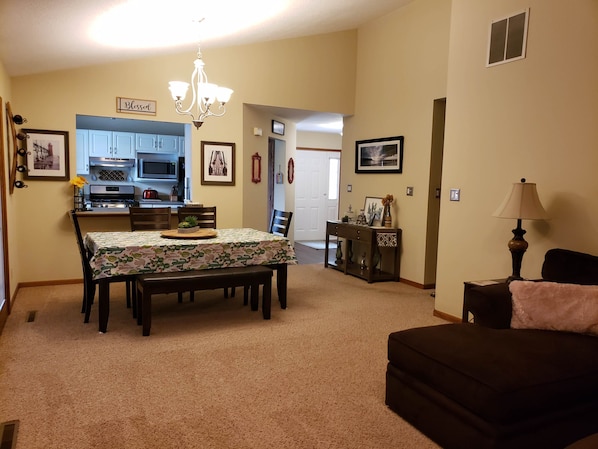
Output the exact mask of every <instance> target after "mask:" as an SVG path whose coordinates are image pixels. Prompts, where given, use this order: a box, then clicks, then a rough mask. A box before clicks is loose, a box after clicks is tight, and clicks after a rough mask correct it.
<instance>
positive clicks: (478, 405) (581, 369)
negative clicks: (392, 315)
mask: <svg viewBox="0 0 598 449" xmlns="http://www.w3.org/2000/svg"><path fill="white" fill-rule="evenodd" d="M542 278H543V279H542V280H545V281H551V282H559V283H569V284H584V285H598V257H595V256H591V255H588V254H583V253H578V252H574V251H568V250H563V249H553V250H550V251H548V252H547V253H546V256H545V261H544V265H543V268H542ZM465 307H467V309H468V310H469V311H470V312H471V313H472V314H473V316H474V323H462V324H446V325H439V326H430V327H423V328H415V329H408V330H404V331H400V332H394V333H392V334H390V336H389V339H388V360H389V362H388V367H387V373H386V404H387V405H388V406H389V407H390V408H391V409H392V410H393V411H395V412H396V413H398V414H399V415H400V416H401V417H403V418H404V419H405V420H407V421H408V422H409V423H411V424H412V425H413V426H415V427H416V428H417V429H419V430H420V431H421V432H423V433H424V434H425V435H427V436H428V437H429V438H431V439H432V440H434V441H435V442H437V443H438V444H439V445H441V446H442V447H444V448H476V449H483V448H493V449H504V448H509V449H512V448H525V449H529V448H536V447H537V448H564V447H566V446H567V445H569V444H571V443H573V442H575V441H577V440H580V439H582V438H584V437H586V436H588V435H590V434H593V433H597V432H598V337H596V336H590V335H585V334H580V333H573V332H561V331H550V330H538V329H512V328H510V323H511V294H510V291H509V288H508V285H507V284H496V285H490V286H483V287H474V288H471V289H469V290H468V291H467V293H466V296H465Z"/></svg>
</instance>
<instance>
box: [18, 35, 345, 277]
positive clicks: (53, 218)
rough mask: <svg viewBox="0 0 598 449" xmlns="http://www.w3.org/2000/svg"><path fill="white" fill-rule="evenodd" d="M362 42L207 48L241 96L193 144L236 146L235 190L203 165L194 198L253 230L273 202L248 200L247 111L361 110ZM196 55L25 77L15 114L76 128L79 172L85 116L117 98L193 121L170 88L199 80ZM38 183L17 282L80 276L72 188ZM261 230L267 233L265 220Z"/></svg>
mask: <svg viewBox="0 0 598 449" xmlns="http://www.w3.org/2000/svg"><path fill="white" fill-rule="evenodd" d="M355 43H356V32H355V31H347V32H339V33H332V34H326V35H320V36H312V37H307V38H301V39H289V40H284V41H276V42H266V43H261V44H255V45H249V46H242V47H231V48H222V49H214V50H205V51H203V56H204V61H205V62H206V70H207V72H208V74H209V76H210V79H211V80H214V81H217V82H219V83H221V84H223V85H226V86H231V87H232V88H234V90H235V93H234V96H233V98H232V101H231V102H230V103H229V104H228V107H227V114H226V115H225V116H224V117H222V118H218V119H208V121H207V122H206V124H205V125H204V126H203V127H202V128H201V129H200V130H199V131H195V130H193V137H192V151H193V152H194V153H195V154H197V153H198V152H199V148H200V142H201V140H207V141H222V142H235V143H236V162H237V167H236V173H237V175H236V185H235V186H234V187H213V186H209V187H206V186H201V185H200V182H199V179H200V172H199V160H198V159H197V162H194V164H193V168H192V177H193V179H194V182H193V193H192V196H193V198H194V199H195V198H200V199H201V200H202V202H204V203H208V202H209V203H210V204H215V205H216V206H217V207H218V224H219V226H221V227H239V226H242V225H247V226H249V225H252V224H253V222H248V223H244V215H245V212H244V211H245V210H249V211H252V212H255V211H256V210H259V208H261V207H262V204H263V202H264V199H265V198H266V196H265V195H263V194H262V192H259V194H258V195H245V189H248V190H249V189H253V188H254V187H255V186H253V185H252V183H251V178H250V176H247V173H248V169H247V167H248V166H247V164H248V163H249V161H250V160H251V159H250V155H251V154H253V152H255V151H256V150H255V148H254V145H253V142H254V141H253V140H251V139H249V138H248V133H249V132H250V131H251V130H252V129H253V126H255V125H254V124H248V125H245V124H244V120H243V114H244V113H243V110H244V106H243V104H244V103H251V104H264V105H272V106H281V107H288V108H298V109H309V110H316V111H318V110H320V111H334V112H338V113H341V114H348V113H352V109H353V103H354V73H355V52H356V49H355ZM194 57H195V54H194V52H192V53H185V54H179V55H174V56H167V57H156V58H149V59H142V60H135V61H128V62H122V63H114V64H106V65H100V66H95V67H87V68H81V69H75V70H67V71H60V72H53V73H45V74H40V75H32V76H23V77H16V78H13V79H12V80H11V82H12V90H13V92H12V96H13V99H14V101H13V110H15V111H19V113H21V114H22V115H24V116H26V117H27V118H28V120H29V122H28V124H27V127H29V128H33V129H51V130H62V131H68V132H69V133H70V149H71V151H70V163H71V166H74V164H75V116H76V115H77V114H87V115H98V116H110V117H113V116H116V115H117V114H116V113H115V102H116V100H115V99H116V97H117V96H124V97H131V98H142V99H153V100H156V101H157V104H158V107H157V110H158V112H157V115H156V117H155V119H156V120H160V121H172V122H187V119H186V118H182V117H181V116H178V115H176V113H175V112H174V110H173V109H174V108H173V105H172V100H171V98H170V95H169V92H168V89H167V84H168V81H169V80H171V79H180V78H181V77H183V78H186V77H188V76H190V73H191V71H192V67H193V65H192V64H193V59H194ZM120 116H123V117H126V118H138V117H139V118H140V119H146V118H147V117H145V116H135V115H129V114H126V115H122V114H121V115H120ZM269 119H270V118H267V119H264V120H269ZM267 123H268V125H267V126H266V125H263V126H262V128H264V129H269V128H270V126H269V123H270V122H269V121H267ZM287 129H289V133H290V132H291V131H292V130H293V128H292V127H291V126H290V125H289V124H288V127H287ZM293 135H294V133H293ZM251 137H253V136H251ZM249 142H251V144H250V143H249ZM246 143H247V148H245V144H246ZM295 146H296V145H295V142H294V137H291V136H289V137H288V139H287V151H288V155H289V157H290V156H291V155H292V151H294V148H295ZM289 150H291V152H289ZM259 151H264V150H263V149H259ZM72 173H74V172H72ZM249 173H250V172H249ZM28 184H29V187H28V188H27V189H21V190H20V191H17V192H15V194H14V200H15V210H14V213H13V214H12V216H13V217H14V222H16V223H18V224H19V225H18V230H16V232H15V238H14V240H12V241H11V245H13V246H14V247H15V248H17V252H16V257H15V258H13V260H11V266H13V267H14V269H16V270H18V272H19V277H18V278H17V281H18V282H35V281H40V282H43V281H50V280H64V279H75V278H80V277H81V268H80V260H79V255H78V252H77V248H76V245H75V240H74V236H73V230H72V226H71V224H70V222H69V221H68V219H67V215H66V212H67V211H68V210H69V209H70V208H72V189H71V187H70V186H69V184H68V182H66V181H61V182H56V181H28ZM263 186H264V184H263V183H262V184H260V185H259V186H258V188H262V189H263ZM287 195H289V197H288V198H287V204H289V205H291V206H294V192H287ZM291 196H292V197H291ZM244 198H245V201H244ZM252 216H253V215H252ZM40 223H41V224H42V225H41V226H40ZM258 227H260V228H264V226H262V223H261V222H260V226H258Z"/></svg>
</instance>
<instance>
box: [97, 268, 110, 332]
mask: <svg viewBox="0 0 598 449" xmlns="http://www.w3.org/2000/svg"><path fill="white" fill-rule="evenodd" d="M98 287H99V292H98V315H99V317H100V318H99V320H100V332H102V333H104V332H106V330H107V328H108V315H110V282H109V281H108V279H100V280H99V281H98Z"/></svg>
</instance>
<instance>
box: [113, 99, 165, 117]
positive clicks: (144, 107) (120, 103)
mask: <svg viewBox="0 0 598 449" xmlns="http://www.w3.org/2000/svg"><path fill="white" fill-rule="evenodd" d="M156 103H157V102H156V101H155V100H139V99H137V98H125V97H116V112H123V113H127V114H141V115H156V107H157V104H156Z"/></svg>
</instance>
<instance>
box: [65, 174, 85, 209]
mask: <svg viewBox="0 0 598 449" xmlns="http://www.w3.org/2000/svg"><path fill="white" fill-rule="evenodd" d="M69 184H70V185H72V186H73V209H75V210H85V203H84V199H85V195H84V187H85V184H88V182H87V179H85V178H84V177H83V176H75V177H74V178H71V179H70V180H69Z"/></svg>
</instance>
